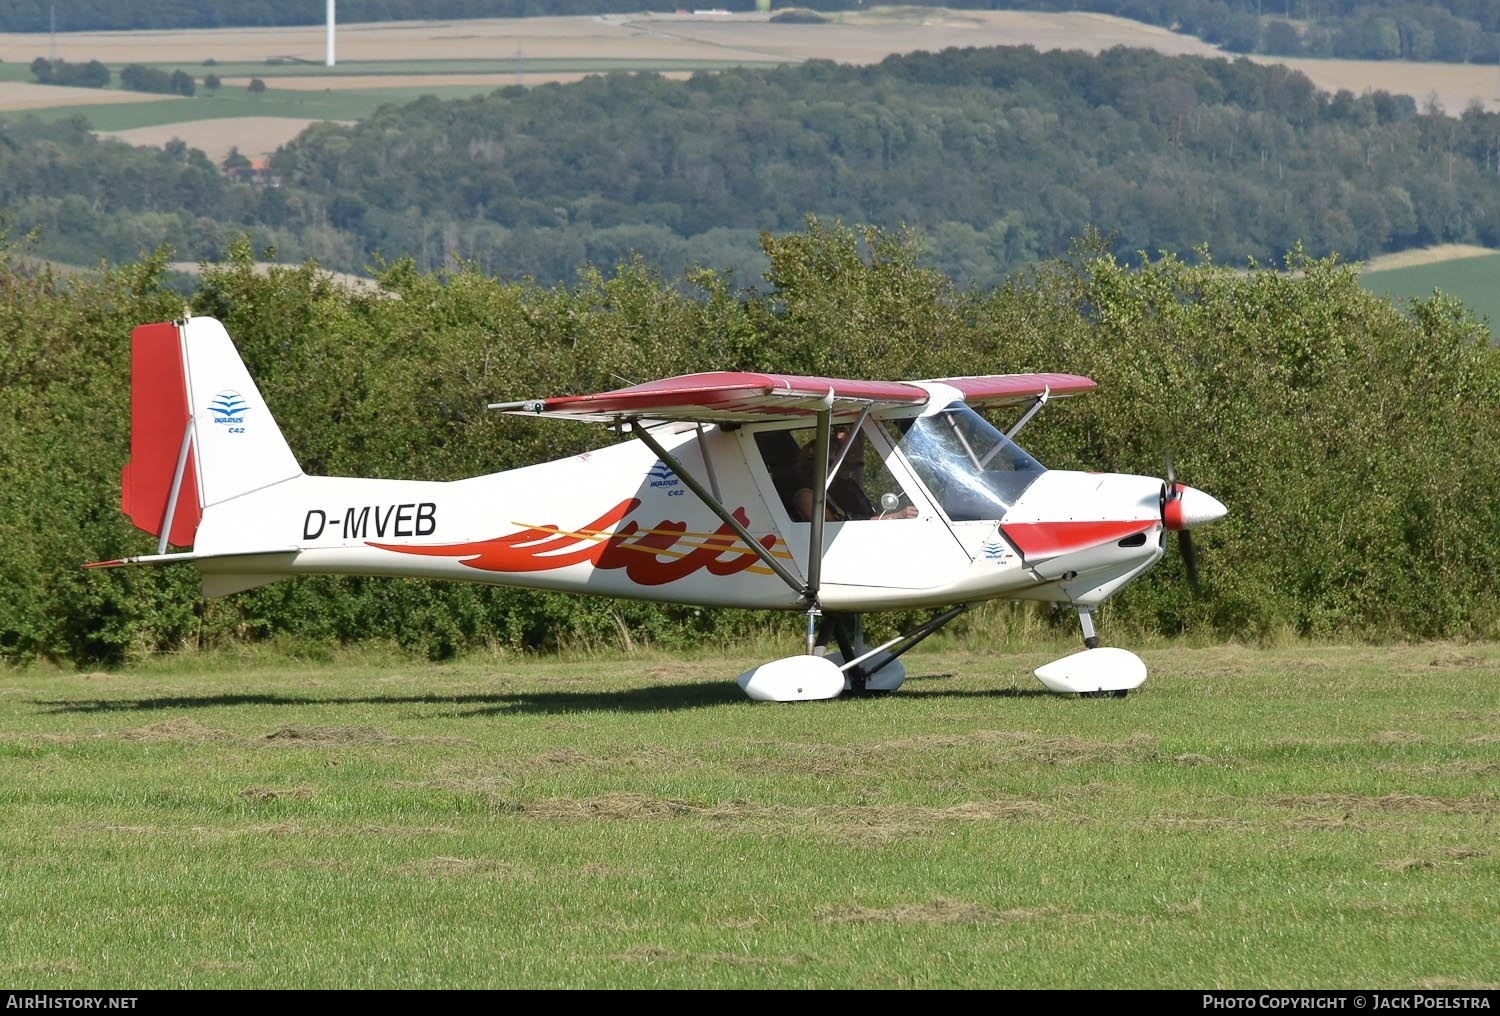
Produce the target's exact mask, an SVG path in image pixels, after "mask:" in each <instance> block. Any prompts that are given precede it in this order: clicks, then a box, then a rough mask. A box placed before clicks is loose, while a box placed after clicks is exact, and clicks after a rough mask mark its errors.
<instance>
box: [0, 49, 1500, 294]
mask: <svg viewBox="0 0 1500 1016" xmlns="http://www.w3.org/2000/svg"><path fill="white" fill-rule="evenodd" d="M272 169H273V171H274V174H275V177H276V181H277V182H276V185H275V186H265V185H257V184H248V183H231V182H230V181H228V180H226V179H223V178H222V177H221V175H220V174H219V173H217V172H216V169H215V167H214V166H213V165H212V164H210V163H209V162H208V161H207V160H206V159H205V158H203V157H202V155H201V154H199V153H197V152H195V151H192V150H190V149H187V148H186V147H185V146H183V145H181V144H172V145H169V146H167V148H166V149H165V150H144V149H142V150H137V149H134V148H131V147H129V146H126V145H124V144H119V143H115V142H109V141H101V140H98V139H96V138H94V137H92V136H91V135H90V134H89V133H88V131H87V128H86V124H84V123H83V122H82V121H79V120H73V121H69V122H65V123H61V124H54V125H45V124H41V123H39V122H37V121H35V120H32V119H28V118H24V117H21V118H9V117H8V118H5V119H4V120H0V207H3V208H4V209H6V213H7V214H8V216H9V217H10V221H9V228H10V229H11V230H12V232H14V233H15V234H17V235H20V234H23V233H25V232H27V231H29V230H31V229H33V228H35V229H38V230H39V231H40V237H41V239H40V243H39V246H38V248H37V252H38V253H40V254H43V255H45V256H49V257H54V258H57V259H59V260H63V261H67V262H71V263H81V264H91V263H94V262H95V261H97V260H98V259H99V258H100V257H109V258H112V259H116V260H121V259H130V258H134V257H136V256H137V255H138V254H140V253H141V252H142V251H150V250H152V249H154V248H155V246H156V245H157V244H158V243H162V242H166V243H170V244H171V245H172V246H173V247H174V248H175V249H176V250H177V251H178V253H179V254H180V255H181V256H183V257H184V258H188V259H194V260H197V259H213V258H216V257H218V256H219V255H220V254H221V253H222V252H223V250H224V249H225V246H226V244H227V243H228V241H229V239H230V238H232V237H233V236H236V235H238V234H239V233H241V232H249V233H250V234H251V235H252V237H253V238H254V243H255V244H256V246H257V247H258V248H265V247H274V248H275V249H276V250H277V251H279V252H280V255H281V256H282V257H283V258H285V259H288V260H301V259H303V258H307V257H313V258H316V259H318V260H319V261H320V262H321V263H322V264H323V265H324V266H326V267H329V268H334V269H339V270H346V271H356V272H358V271H362V270H365V269H367V267H368V266H369V265H370V264H372V263H373V262H376V261H378V260H379V259H385V260H393V259H398V258H401V257H404V256H407V255H411V256H412V257H413V258H414V259H415V261H416V263H417V265H418V266H419V267H420V268H422V269H424V270H425V269H433V268H438V267H441V266H443V265H445V264H447V263H448V262H449V261H450V260H451V259H452V258H454V257H463V258H471V259H473V260H474V261H475V263H476V264H477V265H478V266H479V267H481V268H482V269H483V270H485V271H488V272H490V273H493V274H499V275H502V276H505V277H508V278H520V277H531V278H534V279H536V280H538V281H540V282H542V283H551V282H557V281H565V280H569V279H571V278H573V277H574V274H575V273H576V272H577V270H578V268H579V266H580V265H584V264H595V265H599V266H601V267H604V268H608V267H610V266H612V265H615V264H617V263H620V262H621V261H623V260H627V259H628V258H629V257H630V256H631V254H632V253H639V254H641V255H643V256H644V257H645V259H646V260H647V261H648V262H650V263H652V264H655V265H658V266H660V267H661V269H662V270H663V271H664V272H667V273H668V274H674V275H675V274H677V273H679V272H680V271H681V270H682V269H684V268H685V267H687V266H690V265H695V264H696V265H704V266H708V267H711V268H716V269H730V268H733V269H737V270H738V271H739V277H740V278H742V279H748V280H753V279H755V278H756V277H757V276H758V275H759V274H760V273H761V272H762V271H763V270H764V268H765V261H764V258H763V256H762V255H761V254H760V252H759V246H758V243H759V239H758V238H759V235H760V233H761V232H762V231H766V230H770V231H782V230H790V229H796V228H798V227H799V226H800V224H801V223H802V221H803V218H804V216H806V215H808V214H814V215H818V216H821V217H823V218H825V219H841V220H843V221H845V222H850V223H868V224H873V225H880V226H885V227H889V228H895V227H898V226H906V227H910V228H912V229H915V230H917V231H919V232H920V233H922V234H923V235H924V236H925V237H926V238H927V240H926V242H927V248H928V257H929V258H930V263H931V264H933V265H935V266H936V267H938V268H940V269H941V270H943V271H944V272H945V273H947V274H948V275H950V276H951V277H952V278H954V279H955V280H956V281H957V282H958V283H959V284H960V285H979V286H986V285H992V284H995V283H997V282H998V281H1000V280H1001V279H1003V278H1004V277H1005V276H1006V275H1008V274H1009V273H1011V272H1013V271H1015V270H1017V269H1019V268H1021V267H1023V266H1025V265H1028V264H1031V263H1033V262H1035V261H1036V260H1038V259H1040V258H1044V257H1048V256H1053V255H1056V254H1059V253H1061V252H1062V251H1064V250H1065V249H1066V247H1067V244H1068V241H1069V239H1070V238H1071V237H1073V236H1076V235H1078V234H1080V233H1081V232H1082V231H1083V230H1084V229H1085V228H1087V227H1089V226H1096V227H1098V228H1099V229H1101V230H1102V231H1104V232H1106V233H1107V234H1108V235H1110V236H1111V237H1112V240H1111V243H1112V245H1113V248H1112V249H1113V251H1114V253H1115V254H1116V255H1117V256H1119V257H1121V258H1125V259H1129V258H1133V257H1134V256H1135V255H1136V252H1138V251H1147V252H1153V253H1154V252H1158V251H1168V252H1172V253H1175V254H1177V255H1180V256H1185V257H1187V256H1193V254H1194V252H1195V251H1196V250H1198V249H1199V248H1200V247H1202V246H1204V245H1207V246H1208V247H1209V248H1210V249H1211V251H1212V253H1213V256H1214V257H1216V258H1218V259H1220V260H1222V261H1228V262H1233V263H1240V264H1242V263H1245V262H1246V261H1247V260H1255V261H1257V262H1260V263H1268V262H1274V261H1277V260H1279V259H1280V258H1281V257H1282V256H1283V255H1284V254H1285V252H1287V251H1288V250H1291V249H1293V248H1294V247H1297V246H1298V245H1301V247H1302V249H1304V250H1305V251H1307V252H1308V253H1310V254H1313V255H1315V256H1324V255H1327V254H1331V253H1335V252H1336V253H1338V254H1340V255H1342V256H1344V257H1346V258H1366V257H1369V256H1372V255H1375V254H1378V253H1381V252H1383V251H1389V250H1399V249H1404V248H1407V247H1413V246H1425V245H1428V244H1436V243H1477V244H1483V245H1486V246H1500V186H1497V182H1500V180H1497V178H1500V114H1492V113H1484V112H1481V111H1478V110H1469V111H1466V112H1465V113H1464V115H1462V116H1460V117H1449V116H1442V115H1438V114H1436V113H1435V112H1420V111H1419V110H1418V109H1417V108H1416V105H1415V103H1414V102H1413V101H1412V100H1411V99H1410V98H1408V97H1405V96H1392V95H1388V94H1385V93H1381V92H1376V93H1373V94H1366V95H1362V96H1354V95H1351V94H1349V93H1348V92H1340V93H1338V94H1337V95H1327V94H1325V93H1320V92H1318V91H1317V90H1316V89H1314V87H1313V86H1312V84H1311V83H1310V82H1309V81H1308V80H1307V78H1306V77H1304V76H1302V75H1300V74H1297V73H1294V72H1292V71H1289V70H1287V69H1286V68H1284V67H1279V66H1271V67H1266V66H1260V65H1257V64H1254V63H1252V62H1250V61H1248V60H1243V59H1240V60H1233V61H1231V60H1226V59H1211V60H1205V59H1201V58H1195V57H1167V56H1162V55H1159V54H1155V53H1151V52H1147V51H1142V50H1128V49H1115V50H1111V51H1108V52H1105V53H1103V54H1100V55H1098V56H1089V55H1086V54H1082V53H1077V52H1069V53H1064V52H1049V53H1038V52H1036V51H1035V50H1033V49H1030V48H1026V47H1022V48H992V49H968V50H948V51H945V52H942V53H936V54H930V53H918V54H912V55H909V56H901V57H891V58H889V59H887V60H885V61H883V62H882V63H880V64H877V65H874V66H869V67H851V66H843V65H835V64H832V63H827V62H821V61H815V62H811V63H807V64H802V65H797V66H787V67H781V68H776V69H770V70H755V69H739V70H728V71H722V72H715V73H700V74H696V75H694V76H693V77H692V78H691V79H689V80H686V81H672V80H667V79H664V78H662V77H659V76H657V75H652V74H639V75H628V74H614V75H610V76H607V77H594V78H589V79H586V80H583V81H580V82H577V83H573V84H566V85H543V86H539V87H536V88H530V89H527V88H521V87H519V86H512V87H507V88H504V89H501V90H499V91H497V92H495V93H492V94H490V95H487V96H483V97H476V98H472V99H467V100H449V101H443V100H438V99H436V98H426V99H422V100H419V101H418V102H415V103H413V104H410V105H406V106H401V107H385V108H382V109H381V110H380V111H379V112H377V113H376V114H375V115H374V116H373V117H371V118H370V119H368V120H367V121H365V122H362V123H360V124H357V125H353V126H341V125H338V124H332V123H323V124H317V125H314V126H313V127H312V128H310V129H309V130H308V131H307V132H305V133H304V134H303V135H301V136H300V137H299V138H297V139H296V140H294V141H293V142H291V143H290V144H288V145H287V146H285V147H284V148H283V149H282V150H280V151H279V152H278V153H277V154H276V155H275V156H274V158H273V160H272Z"/></svg>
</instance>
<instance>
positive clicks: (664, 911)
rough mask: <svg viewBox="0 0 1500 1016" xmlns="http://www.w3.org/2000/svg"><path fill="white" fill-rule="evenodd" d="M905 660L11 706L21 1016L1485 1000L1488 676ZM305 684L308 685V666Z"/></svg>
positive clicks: (629, 660) (1493, 877) (1489, 939)
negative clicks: (838, 689)
mask: <svg viewBox="0 0 1500 1016" xmlns="http://www.w3.org/2000/svg"><path fill="white" fill-rule="evenodd" d="M1069 650H1071V647H1070V646H1068V647H1064V646H1051V647H1032V648H1029V649H1028V651H1027V652H1026V653H1025V654H1024V655H1014V654H1011V653H1005V652H988V651H981V650H978V649H975V648H964V647H963V646H962V644H961V643H960V642H958V641H955V642H953V643H950V645H949V647H948V648H946V649H938V650H936V651H931V652H920V651H919V652H918V653H914V654H913V655H912V656H911V657H910V658H909V659H910V662H911V671H912V675H913V676H912V679H911V680H910V681H909V683H908V685H907V687H906V688H905V689H903V690H902V691H901V692H900V693H898V694H895V695H892V696H889V697H885V698H877V699H867V700H856V701H839V702H829V703H814V704H804V705H798V706H774V705H762V704H754V703H751V702H749V701H748V700H745V699H744V698H742V697H741V696H740V693H739V692H738V690H737V689H736V688H734V687H733V685H732V684H730V683H729V682H728V680H727V678H728V677H729V676H730V675H732V674H733V673H735V672H736V671H737V670H739V669H740V668H742V667H744V666H747V665H750V664H752V663H754V662H756V661H757V660H759V659H764V658H766V656H767V654H768V653H769V652H777V651H779V650H775V649H770V650H768V649H766V648H764V647H763V648H762V649H760V650H738V651H735V652H732V653H731V655H730V657H729V658H725V657H723V656H714V657H709V656H699V657H689V658H682V657H668V656H665V655H658V654H655V653H653V652H650V651H644V652H642V651H637V652H634V653H630V654H623V653H622V654H621V655H620V656H617V657H611V656H599V657H593V658H588V657H576V658H567V657H551V658H540V659H518V658H514V657H495V658H474V659H470V660H467V661H463V662H458V663H450V664H442V665H430V664H425V663H416V662H411V661H408V660H404V659H401V658H395V657H388V656H376V655H372V656H363V657H361V656H354V657H346V658H341V659H331V658H330V659H323V660H317V659H314V660H308V661H304V662H297V661H295V660H294V659H290V658H287V657H277V658H272V657H269V656H266V657H256V656H254V655H250V656H244V657H239V658H235V657H229V656H218V657H213V656H191V655H189V656H185V657H183V658H182V659H180V660H165V661H161V662H157V663H153V664H149V665H144V666H140V667H137V668H135V669H130V670H126V671H118V672H97V673H74V672H57V671H46V670H29V671H10V672H5V673H0V808H3V812H4V821H3V823H0V853H3V856H4V858H5V861H4V866H5V867H4V870H5V878H4V879H3V880H0V941H3V942H4V948H3V949H0V978H3V979H4V980H6V981H9V982H11V983H25V984H28V985H32V986H37V987H46V986H71V985H83V984H99V983H104V984H109V985H113V986H122V987H123V986H131V987H189V986H192V987H271V986H284V987H379V986H402V987H440V986H441V987H447V986H502V987H520V986H528V987H539V986H577V987H623V986H632V987H736V986H764V987H773V986H774V987H861V986H868V987H896V986H916V987H946V986H951V987H1084V986H1088V987H1124V986H1165V987H1210V986H1221V987H1256V986H1259V987H1278V986H1286V987H1291V986H1296V987H1306V988H1314V987H1328V988H1332V987H1346V986H1363V987H1406V988H1413V987H1429V988H1439V987H1479V986H1488V987H1490V988H1493V987H1495V985H1496V981H1497V974H1496V968H1495V963H1494V957H1495V956H1496V955H1497V953H1500V891H1497V890H1500V847H1497V846H1496V840H1495V836H1494V828H1495V823H1496V818H1497V815H1500V796H1497V794H1496V789H1495V788H1496V776H1497V774H1500V734H1497V731H1500V699H1497V697H1496V695H1495V687H1496V681H1497V678H1500V646H1495V645H1471V644H1458V643H1442V644H1428V645H1407V646H1393V647H1332V646H1289V647H1281V648H1270V649H1250V648H1244V647H1210V648H1189V647H1186V646H1174V647H1159V648H1156V649H1151V650H1146V651H1144V652H1143V656H1144V657H1145V658H1146V661H1147V663H1148V665H1149V666H1150V667H1151V668H1152V671H1153V676H1152V678H1151V680H1150V681H1149V682H1148V683H1147V685H1146V687H1145V689H1144V690H1143V691H1141V692H1140V693H1137V694H1134V695H1132V696H1131V697H1130V698H1128V699H1126V700H1123V701H1080V700H1076V699H1065V698H1058V697H1053V696H1050V695H1047V694H1045V693H1043V692H1042V691H1041V689H1040V686H1039V685H1038V684H1037V683H1036V682H1035V681H1034V680H1033V679H1032V678H1031V677H1030V675H1029V669H1030V668H1031V667H1032V666H1035V665H1036V664H1038V663H1040V662H1043V661H1044V660H1046V659H1048V658H1050V656H1051V655H1054V654H1055V653H1056V652H1060V651H1069ZM316 655H317V654H314V656H316Z"/></svg>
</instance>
